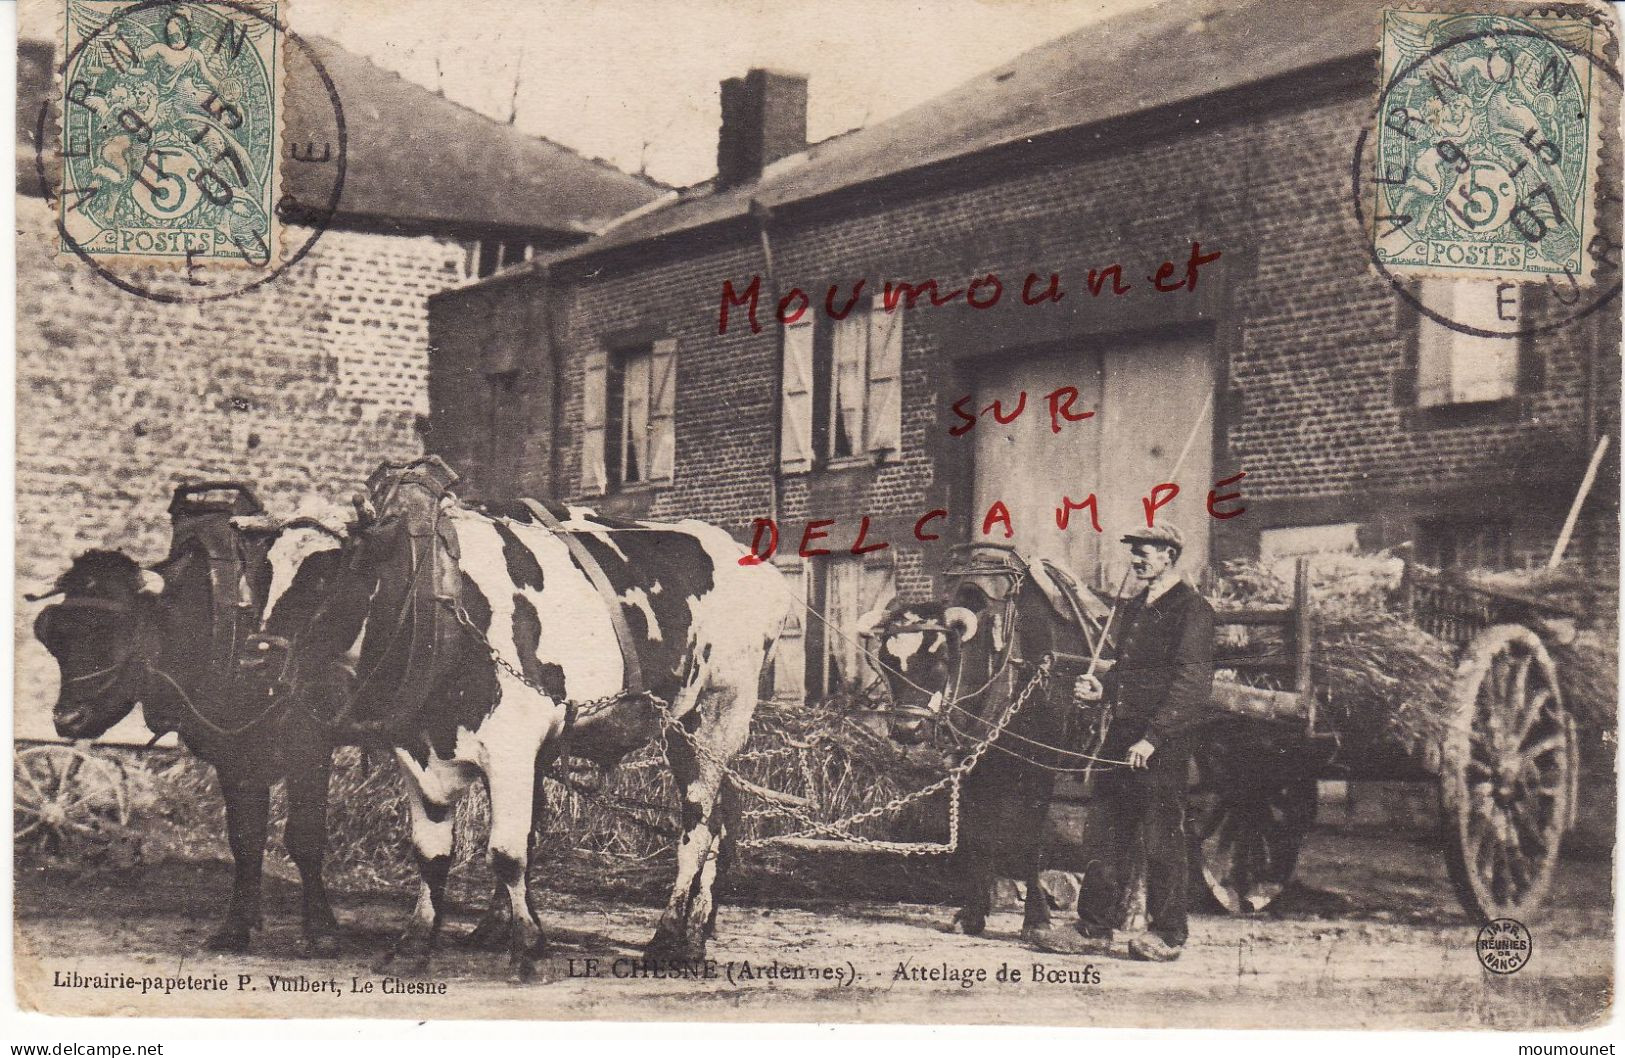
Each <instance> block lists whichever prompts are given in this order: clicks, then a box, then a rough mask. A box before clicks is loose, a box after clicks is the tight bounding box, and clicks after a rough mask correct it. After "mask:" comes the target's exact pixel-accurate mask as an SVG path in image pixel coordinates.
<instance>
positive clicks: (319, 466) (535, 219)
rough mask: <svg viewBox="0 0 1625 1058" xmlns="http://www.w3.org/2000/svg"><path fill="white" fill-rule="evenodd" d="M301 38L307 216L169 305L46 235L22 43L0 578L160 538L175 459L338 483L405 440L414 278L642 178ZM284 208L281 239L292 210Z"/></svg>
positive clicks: (45, 578)
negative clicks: (228, 289) (10, 456)
mask: <svg viewBox="0 0 1625 1058" xmlns="http://www.w3.org/2000/svg"><path fill="white" fill-rule="evenodd" d="M310 44H311V46H312V47H313V48H314V49H315V51H316V53H317V55H318V56H319V57H320V60H321V62H322V64H323V65H324V66H325V67H326V69H327V71H328V73H329V75H330V76H331V77H332V79H333V82H334V84H335V86H336V88H337V91H338V93H339V96H340V97H341V99H342V101H343V104H344V106H345V108H346V111H347V113H348V115H349V129H350V136H349V150H348V157H347V159H346V164H347V177H346V182H345V186H344V192H343V197H342V199H341V200H340V202H339V208H338V212H337V215H336V216H335V217H334V218H333V222H332V224H331V226H330V229H329V230H327V231H326V232H325V233H324V234H323V235H322V236H321V238H320V240H319V241H317V242H316V244H315V246H314V248H313V249H312V251H311V253H310V254H309V255H308V256H307V257H306V258H305V259H304V260H303V261H301V262H299V263H297V264H296V265H294V266H293V267H291V268H290V269H289V270H288V271H287V272H286V273H285V274H283V275H282V276H280V277H279V278H277V279H276V280H274V281H273V282H271V283H269V284H267V285H266V286H264V287H262V288H261V289H259V290H257V291H255V292H253V293H251V294H248V295H245V296H242V297H236V298H231V299H228V300H225V301H221V302H216V303H212V304H206V305H181V306H176V305H166V304H160V303H158V302H155V301H152V300H148V299H145V298H142V297H138V296H135V295H132V294H129V293H126V292H125V291H123V290H120V289H117V288H115V287H114V286H112V285H111V284H109V283H107V282H105V281H103V280H102V279H101V278H99V277H98V276H96V275H94V274H92V273H91V271H90V270H89V269H88V268H86V267H84V266H83V265H82V264H81V263H80V262H79V261H78V260H77V259H76V258H74V257H73V256H72V255H64V254H60V253H57V252H55V251H54V250H53V240H54V234H55V231H54V223H55V222H54V213H53V205H52V203H51V202H50V201H49V200H48V199H47V198H46V197H43V196H42V189H41V187H40V185H39V179H38V176H37V173H36V168H35V151H34V143H33V135H34V129H35V128H36V126H37V124H38V121H39V116H40V109H41V106H42V105H44V104H45V103H46V102H47V101H49V100H50V99H51V98H52V93H53V88H52V76H53V72H54V71H53V46H52V44H50V43H49V42H46V41H36V40H24V41H22V43H21V45H20V49H19V58H20V62H19V73H20V77H19V83H20V89H19V97H18V122H17V124H18V129H19V133H18V139H19V143H18V173H17V177H18V180H17V187H18V192H19V197H18V204H17V208H18V229H19V236H18V267H17V273H18V292H17V320H18V333H17V350H18V357H17V423H18V430H17V507H18V526H17V576H18V585H19V589H18V590H19V591H29V590H37V589H38V588H39V586H40V585H42V584H48V583H49V582H50V580H51V578H52V577H54V576H55V575H56V574H57V573H58V572H60V571H61V570H62V569H63V568H65V567H66V565H67V564H68V562H69V561H70V559H71V558H72V556H73V555H75V554H77V553H79V552H82V551H84V550H85V549H87V548H89V547H121V548H126V549H128V550H129V552H130V553H131V554H134V555H136V556H138V557H140V558H142V559H147V560H150V559H154V558H157V557H159V556H161V555H162V554H163V551H164V549H165V548H166V547H167V544H168V521H167V516H166V513H165V506H166V504H167V499H168V492H169V490H170V489H171V488H173V486H174V485H175V484H177V483H179V482H181V481H183V480H196V479H198V478H201V477H211V478H246V479H249V480H252V481H253V482H255V483H256V485H257V486H258V487H259V490H260V495H261V498H262V499H263V500H264V501H265V503H266V505H267V507H268V508H269V509H270V510H271V511H272V512H273V513H276V514H280V515H287V514H289V513H291V512H292V510H293V507H294V504H295V503H296V502H297V501H298V500H299V498H300V497H301V495H302V494H304V493H307V492H318V493H321V494H323V495H329V496H331V495H334V494H335V493H336V495H337V498H339V499H343V498H344V497H345V496H346V495H347V494H348V493H347V491H346V490H348V489H351V488H354V487H355V485H356V484H357V483H359V482H360V481H362V480H364V479H365V477H366V474H367V473H368V471H369V470H370V469H371V467H373V466H375V465H376V464H377V462H378V461H379V460H380V459H383V458H385V457H391V458H403V457H407V456H410V455H414V454H417V453H419V452H421V451H422V436H421V431H422V429H423V428H424V427H425V426H426V424H427V418H426V417H427V412H428V398H427V384H426V376H427V371H428V332H427V309H426V304H425V303H426V300H427V298H428V296H429V295H430V294H432V293H434V292H435V291H438V290H442V289H445V288H447V287H451V286H455V285H457V284H458V283H461V282H465V281H467V280H469V279H472V278H477V277H478V276H479V275H485V274H489V273H491V272H492V271H495V270H496V269H497V268H498V267H500V266H501V265H502V264H504V263H510V264H511V263H514V262H516V261H519V260H522V259H524V258H525V257H527V256H530V255H531V254H533V253H535V252H538V251H540V252H551V251H556V250H558V249H560V248H562V247H567V246H569V245H572V244H574V243H577V242H580V241H582V240H583V239H585V238H586V237H587V236H588V235H589V234H591V233H592V232H593V231H594V230H596V229H597V227H598V226H599V225H601V224H602V223H604V222H605V221H607V220H608V219H609V218H611V217H614V216H617V215H620V214H623V213H625V212H626V211H628V210H631V209H634V208H636V207H638V206H639V205H642V204H643V203H646V202H648V201H650V200H652V199H654V198H655V197H656V196H657V195H659V194H660V193H661V188H660V187H659V186H658V185H654V184H652V183H651V182H649V181H647V180H644V179H641V178H638V177H633V176H630V175H627V174H625V173H622V172H619V171H617V170H615V169H613V168H611V167H610V166H608V165H607V164H604V163H601V162H598V161H595V160H592V159H588V158H585V157H583V156H581V155H578V154H576V153H574V152H572V151H570V150H569V149H567V148H565V147H562V146H560V145H558V144H555V143H551V142H549V141H547V140H544V139H539V138H536V137H532V136H528V135H524V134H522V133H520V132H518V131H517V130H515V129H513V128H511V127H509V126H506V125H503V124H501V123H499V122H495V121H492V120H490V119H488V118H486V117H484V116H482V115H480V114H477V113H475V112H473V111H471V110H467V109H465V108H463V107H461V106H459V105H458V104H456V103H453V102H451V101H450V100H447V99H445V98H443V97H441V96H439V95H437V94H435V93H433V92H430V91H428V90H426V89H423V88H420V87H418V86H416V85H413V84H411V83H409V82H407V81H404V80H402V79H401V78H400V77H398V76H397V75H395V74H393V73H389V72H387V71H385V70H382V69H380V68H378V67H376V66H374V65H372V64H371V63H369V62H367V61H366V60H365V59H362V58H360V57H357V56H355V55H352V54H349V53H347V52H345V51H344V50H343V49H341V48H340V47H338V46H337V45H335V44H333V43H331V42H329V41H326V40H322V39H319V38H318V39H312V40H310ZM56 91H58V92H59V91H60V89H59V88H58V89H57V90H56ZM318 93H319V94H318ZM325 100H326V96H325V91H324V90H322V89H320V87H319V86H317V85H313V84H307V83H304V82H303V81H300V80H298V79H297V78H295V80H294V81H293V83H290V84H289V86H288V110H289V118H288V119H287V120H288V137H289V140H290V142H294V143H300V142H302V139H301V137H300V135H299V133H300V130H301V127H302V126H301V121H302V120H303V119H304V115H307V114H309V113H312V112H314V111H316V110H317V109H319V105H325ZM305 138H307V139H308V137H305ZM286 190H288V191H289V192H290V194H291V196H292V198H291V200H290V201H289V203H288V205H289V208H290V210H292V211H293V215H295V216H297V215H298V210H299V208H300V207H301V206H302V205H304V203H303V202H302V201H301V198H300V196H301V193H302V192H303V191H304V190H305V189H304V188H303V187H302V186H301V185H300V182H299V179H298V176H297V173H294V172H290V179H289V182H288V185H287V186H286ZM290 228H291V231H290V235H289V241H290V243H294V242H295V241H296V240H297V241H303V239H304V238H305V237H306V236H307V235H308V233H309V231H310V229H309V228H308V227H304V226H301V224H299V223H297V222H295V223H293V224H291V225H290ZM36 610H37V607H34V606H26V605H19V606H18V636H19V643H20V644H21V649H22V651H23V655H24V657H23V660H24V663H23V664H22V665H20V666H19V671H20V673H21V676H20V680H21V683H22V686H21V687H20V689H19V690H20V693H19V697H20V698H21V699H23V700H25V702H27V703H29V704H27V705H26V706H25V708H24V709H22V710H20V711H19V712H20V714H23V713H27V714H29V715H32V714H33V712H35V711H36V710H35V709H34V706H33V704H32V703H33V701H34V699H35V698H36V697H42V696H44V695H48V694H49V693H50V691H49V688H48V687H47V686H46V684H48V683H49V682H50V681H52V680H54V679H55V676H54V672H55V666H54V665H49V664H48V661H49V659H48V658H47V657H46V656H45V655H44V652H43V650H41V649H40V648H39V647H38V645H37V644H35V643H33V641H32V639H31V637H30V636H29V635H28V634H27V625H28V622H30V621H31V620H32V617H33V613H34V612H35V611H36ZM40 661H45V662H47V664H46V665H44V666H43V667H42V666H39V665H37V664H33V663H37V662H40ZM31 681H32V682H31ZM35 683H38V684H39V687H38V688H37V689H36V690H37V692H38V693H37V694H31V693H29V688H30V687H32V686H33V685H34V684H35ZM36 719H37V717H36ZM35 726H38V725H37V724H36V725H35ZM45 726H46V728H47V730H48V728H49V724H48V721H46V724H45Z"/></svg>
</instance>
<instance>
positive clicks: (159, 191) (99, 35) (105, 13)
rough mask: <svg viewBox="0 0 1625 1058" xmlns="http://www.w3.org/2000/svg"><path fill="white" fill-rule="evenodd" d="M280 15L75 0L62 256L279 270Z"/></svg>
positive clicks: (271, 8) (265, 6)
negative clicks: (66, 253)
mask: <svg viewBox="0 0 1625 1058" xmlns="http://www.w3.org/2000/svg"><path fill="white" fill-rule="evenodd" d="M277 6H278V5H277V4H276V3H268V2H259V3H254V4H252V5H250V4H247V3H234V2H208V0H204V2H197V0H194V2H189V3H185V4H174V3H156V2H149V3H135V4H132V3H128V2H109V0H69V3H68V5H67V36H66V48H65V52H64V54H65V57H66V61H65V63H64V66H63V71H62V96H61V106H62V110H61V121H62V139H61V142H62V150H61V155H62V171H61V181H62V182H61V193H60V195H59V205H58V210H59V218H60V222H61V230H60V233H61V238H62V242H63V248H64V249H66V250H72V251H74V252H77V253H80V254H88V255H94V258H95V260H96V261H97V262H99V263H101V264H104V265H105V264H109V263H111V262H114V261H118V260H134V261H137V262H140V263H143V264H151V263H154V262H156V261H160V260H169V261H171V262H174V263H176V264H186V265H188V266H197V265H198V264H199V263H201V262H207V264H208V266H209V267H219V266H221V265H226V264H232V265H237V266H240V267H248V268H256V269H268V268H272V267H274V266H275V265H276V263H277V259H278V257H279V252H278V246H279V232H278V231H277V216H276V203H277V200H278V196H279V187H278V172H277V165H278V156H279V151H278V145H279V143H280V134H279V122H280V121H281V118H282V99H281V87H282V85H281V82H282V73H281V62H280V60H281V56H280V55H279V54H278V48H279V45H280V43H281V38H282V34H281V33H279V32H277V25H278V23H277Z"/></svg>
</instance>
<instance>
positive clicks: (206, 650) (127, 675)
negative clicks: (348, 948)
mask: <svg viewBox="0 0 1625 1058" xmlns="http://www.w3.org/2000/svg"><path fill="white" fill-rule="evenodd" d="M293 531H294V532H295V533H296V534H313V535H316V536H319V537H322V538H323V539H330V538H331V534H329V533H327V532H326V531H325V530H321V529H320V528H319V527H314V528H313V527H312V526H309V525H306V526H303V527H296V528H295V529H294V530H293ZM277 547H278V544H277V543H276V542H273V543H272V544H271V550H272V551H273V552H275V551H276V550H277ZM303 557H304V559H305V560H304V561H301V562H300V563H298V568H295V569H290V570H288V571H287V576H286V581H287V583H286V584H282V585H279V587H280V588H281V590H280V592H279V593H278V596H277V598H276V599H274V600H272V602H274V605H272V604H271V603H268V602H267V592H268V590H269V588H270V586H271V583H272V581H273V578H272V576H271V571H270V568H269V566H268V565H267V564H265V563H263V562H261V563H259V564H257V565H256V566H255V567H254V568H245V569H241V570H239V571H238V572H239V573H240V574H241V577H242V580H241V594H240V595H237V594H236V592H235V589H236V588H237V585H233V589H234V592H233V594H234V598H233V599H232V600H231V605H232V606H234V607H239V608H240V612H233V613H221V612H220V610H221V606H220V600H221V596H220V594H219V592H218V591H216V585H215V584H214V583H213V581H212V580H211V577H215V576H218V575H219V572H220V570H219V568H218V566H216V567H215V568H213V569H211V563H210V561H209V559H208V556H207V555H205V554H203V553H202V552H201V551H196V550H186V551H183V552H182V553H181V554H179V555H176V556H172V557H171V559H170V560H168V561H166V562H165V563H163V564H162V569H163V575H160V574H159V573H157V572H154V571H152V570H143V569H142V568H141V567H140V566H138V565H137V564H136V562H135V560H133V559H131V558H130V557H129V556H127V555H125V554H123V553H122V552H119V551H89V552H86V553H85V554H83V555H81V556H79V557H78V558H77V559H75V560H74V562H73V564H72V566H71V567H70V568H69V569H68V571H67V572H66V573H64V574H62V576H61V577H59V578H58V579H57V582H56V584H55V586H54V588H53V590H52V592H50V593H48V595H56V594H60V595H61V596H62V600H61V601H60V602H58V603H55V604H53V605H51V606H48V607H46V608H45V609H44V610H43V611H41V612H40V614H39V616H38V617H37V618H36V619H35V622H34V635H35V636H36V638H38V639H39V641H40V642H41V643H43V644H44V645H45V647H46V649H47V650H49V651H50V652H51V654H52V655H53V656H54V657H55V658H56V661H57V666H58V668H59V670H60V674H61V688H60V691H59V692H58V695H57V700H56V704H55V707H54V708H53V710H52V717H53V719H54V721H55V724H56V730H57V734H59V735H61V736H62V737H64V738H76V739H77V738H98V737H100V736H101V735H103V734H104V733H106V731H107V730H108V729H109V728H111V727H112V726H113V725H114V724H116V723H118V722H119V721H120V720H122V719H123V718H124V717H126V716H128V715H129V714H130V712H131V711H132V710H133V709H134V708H135V706H136V705H137V703H139V704H140V705H141V706H142V713H143V716H144V718H145V720H146V723H147V725H148V727H150V728H151V729H152V731H153V732H154V733H155V734H158V735H161V734H164V733H166V732H169V731H176V732H179V734H180V737H181V740H182V741H183V742H184V743H185V744H186V746H187V747H188V748H189V749H191V750H192V752H194V753H196V754H197V755H198V756H199V757H201V758H202V759H204V760H206V761H208V762H209V763H210V764H212V765H213V766H214V768H215V772H216V774H217V775H218V776H219V779H220V789H221V792H222V794H223V795H224V797H225V801H226V828H227V835H228V839H229V842H230V845H231V852H232V857H233V859H234V861H235V872H234V875H233V880H232V889H231V899H230V902H229V903H228V904H227V907H226V912H225V916H224V920H223V921H222V922H221V924H220V926H219V928H218V929H217V930H215V932H214V933H213V934H212V935H211V936H210V938H209V940H208V942H207V943H208V946H209V947H210V948H212V949H215V950H220V951H245V950H247V948H248V946H249V941H250V935H251V933H252V931H253V930H254V929H255V928H256V927H257V926H259V925H260V922H261V914H260V884H261V865H262V861H263V858H264V851H265V841H266V836H267V829H268V820H269V810H270V791H271V787H272V785H273V784H275V783H276V782H278V781H279V780H283V779H286V781H287V798H288V821H287V832H286V841H287V847H288V853H289V855H290V856H291V857H292V859H293V862H294V864H295V865H296V866H297V867H298V869H299V875H300V879H301V882H302V884H303V916H302V923H303V929H304V940H305V945H306V950H307V951H308V952H309V953H310V954H315V955H331V954H335V953H336V952H337V950H338V940H337V929H338V926H337V923H336V922H335V920H334V918H333V912H332V909H331V908H330V907H329V905H328V900H327V892H326V890H325V888H324V886H323V883H322V856H323V843H324V839H325V834H326V810H327V804H326V802H327V780H328V773H329V768H330V757H331V745H332V743H331V741H330V739H329V737H328V733H327V732H326V731H325V730H324V729H323V728H322V727H321V726H320V725H319V724H316V723H315V722H313V721H312V719H311V718H310V717H309V716H308V715H306V714H305V713H303V712H300V711H296V710H290V709H288V708H285V707H281V706H279V705H276V704H275V701H274V699H273V698H272V697H271V695H272V691H273V690H274V688H273V687H271V686H270V685H269V684H268V682H267V681H268V680H270V679H272V678H274V675H275V673H274V666H272V665H270V664H267V663H266V661H267V659H263V658H260V657H258V655H259V654H260V651H259V650H258V649H257V647H258V645H259V642H262V641H261V640H254V641H251V639H250V637H251V636H254V635H255V634H256V633H258V632H259V631H260V630H261V629H260V627H259V626H260V622H261V618H263V620H264V629H263V630H264V631H266V632H270V633H272V634H273V635H274V633H275V632H276V631H277V630H278V629H282V628H286V627H293V626H296V625H297V624H298V623H299V622H300V614H301V613H302V612H309V611H313V610H314V608H315V605H316V602H317V600H318V599H320V598H321V596H322V595H323V594H324V593H325V592H326V591H327V590H328V587H329V585H330V583H331V580H332V575H333V573H334V572H335V571H336V569H337V558H338V552H337V542H336V540H335V541H332V542H331V550H328V549H323V550H312V551H308V552H306V553H305V554H304V556H303ZM222 636H224V637H225V638H226V640H227V642H226V644H225V645H226V649H227V650H229V652H230V653H229V655H221V654H217V653H215V652H214V651H213V650H212V649H211V644H213V643H217V642H222ZM238 644H241V646H242V647H243V648H244V651H245V652H244V653H241V654H239V653H238V651H237V649H236V648H237V646H238ZM267 649H269V644H267ZM331 675H332V676H333V678H338V674H337V673H334V674H331ZM324 690H325V691H326V692H327V693H332V692H333V688H331V687H327V688H324ZM317 693H322V691H317Z"/></svg>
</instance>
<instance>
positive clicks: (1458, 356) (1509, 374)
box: [1416, 279, 1522, 408]
mask: <svg viewBox="0 0 1625 1058" xmlns="http://www.w3.org/2000/svg"><path fill="white" fill-rule="evenodd" d="M1521 290H1522V288H1520V287H1518V286H1515V285H1512V284H1499V283H1493V282H1486V281H1483V280H1477V281H1473V280H1456V279H1424V280H1422V281H1421V283H1420V285H1419V289H1418V298H1419V300H1420V301H1421V302H1422V304H1423V305H1425V306H1427V308H1428V309H1430V310H1431V311H1433V312H1437V313H1438V314H1439V315H1440V316H1443V317H1444V318H1446V319H1449V320H1454V321H1455V322H1457V323H1462V324H1466V325H1467V326H1470V327H1477V328H1479V329H1481V330H1486V331H1498V332H1505V331H1507V330H1510V329H1512V328H1513V327H1514V326H1515V322H1514V321H1516V320H1517V319H1518V318H1519V316H1520V311H1521V305H1520V302H1521V300H1522V295H1521ZM1519 346H1520V341H1519V339H1517V338H1484V337H1480V336H1478V335H1473V334H1464V333H1462V332H1461V331H1458V330H1454V329H1452V328H1450V327H1445V326H1443V325H1442V324H1439V323H1437V322H1435V321H1434V320H1432V319H1429V318H1428V317H1426V316H1421V317H1420V318H1419V319H1418V322H1417V334H1416V403H1417V405H1418V406H1419V407H1423V408H1433V407H1439V406H1441V405H1448V404H1476V403H1481V402H1483V401H1493V400H1505V399H1506V398H1508V397H1515V396H1517V394H1518V374H1519V363H1518V360H1519Z"/></svg>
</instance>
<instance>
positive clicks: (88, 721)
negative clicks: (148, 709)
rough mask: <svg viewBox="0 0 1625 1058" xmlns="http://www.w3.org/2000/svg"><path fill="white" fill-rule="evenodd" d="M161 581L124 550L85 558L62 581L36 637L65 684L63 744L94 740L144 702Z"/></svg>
mask: <svg viewBox="0 0 1625 1058" xmlns="http://www.w3.org/2000/svg"><path fill="white" fill-rule="evenodd" d="M163 587H164V584H163V578H162V577H160V576H159V575H158V574H156V573H154V572H152V571H151V570H144V569H142V568H141V567H140V566H138V565H137V564H136V562H135V560H134V559H132V558H130V557H129V556H127V555H125V554H124V553H123V552H120V551H87V552H85V553H84V554H83V555H80V556H79V557H78V558H76V559H74V561H73V565H72V566H70V567H69V568H68V571H67V572H66V573H64V574H62V576H61V577H59V578H57V582H56V585H55V587H54V588H53V590H52V591H51V592H50V594H51V595H58V594H60V595H61V596H62V601H61V602H59V603H55V604H53V605H51V606H47V607H46V608H45V609H44V610H42V611H40V615H39V616H38V617H37V618H35V620H34V636H35V638H37V639H38V640H39V641H40V642H41V643H43V644H44V645H45V649H46V650H49V651H50V652H51V655H52V656H53V657H54V658H56V663H57V667H58V669H59V670H60V673H61V677H62V682H61V689H60V690H59V691H58V692H57V699H56V706H55V708H54V709H53V710H52V718H53V719H54V720H55V722H56V731H57V734H59V735H61V736H62V737H63V738H96V737H97V736H99V735H101V734H103V733H104V732H106V731H107V729H108V728H110V727H112V726H113V725H114V724H116V723H118V722H119V721H120V720H122V719H124V717H126V716H128V715H129V713H130V710H132V709H134V708H135V704H136V701H137V700H138V699H139V698H140V696H141V693H142V688H143V686H144V681H145V677H146V672H147V664H146V663H147V662H149V661H150V660H151V657H152V655H153V652H154V650H155V649H156V642H157V635H158V629H159V625H160V623H161V613H160V610H159V606H160V603H159V599H158V596H159V593H160V592H162V591H163Z"/></svg>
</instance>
